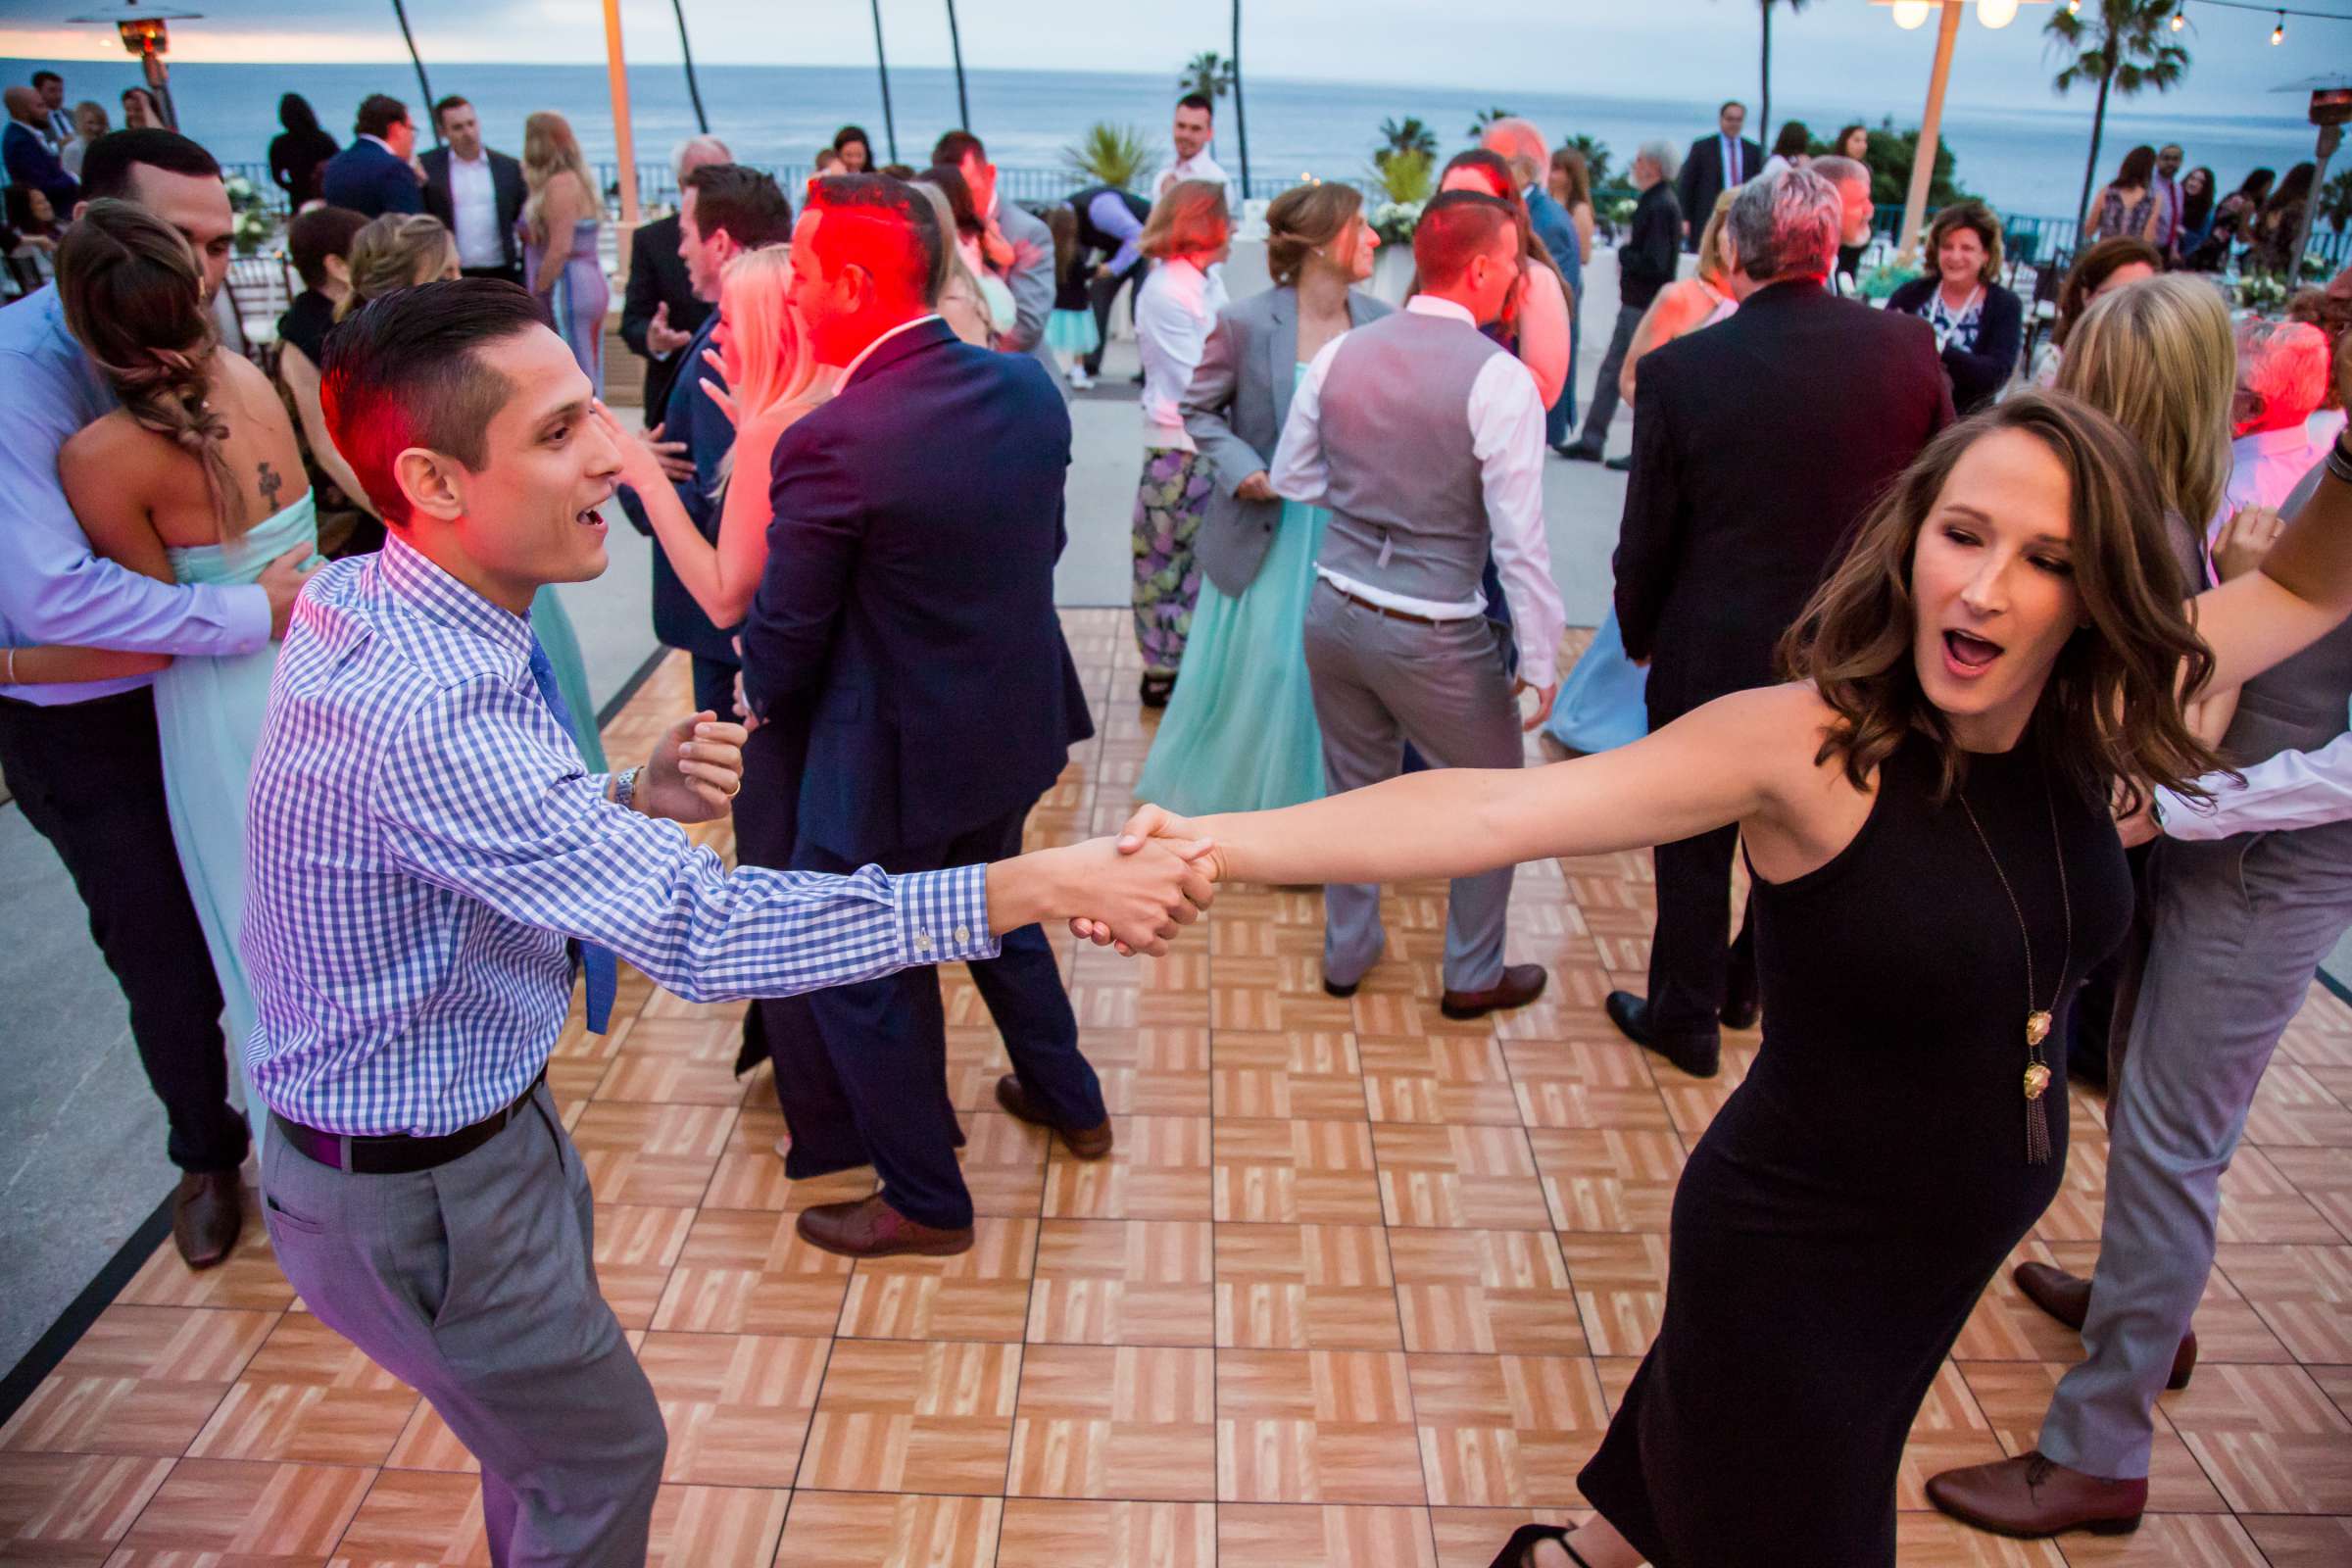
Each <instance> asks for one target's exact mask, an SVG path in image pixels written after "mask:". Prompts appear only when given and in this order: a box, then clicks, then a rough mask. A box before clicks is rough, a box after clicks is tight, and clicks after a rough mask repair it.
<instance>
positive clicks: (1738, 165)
mask: <svg viewBox="0 0 2352 1568" xmlns="http://www.w3.org/2000/svg"><path fill="white" fill-rule="evenodd" d="M1715 140H1716V141H1717V142H1718V143H1719V144H1721V146H1722V148H1723V188H1724V189H1725V190H1730V189H1731V188H1732V187H1733V186H1734V185H1744V184H1745V183H1747V181H1749V180H1751V179H1753V178H1755V175H1756V172H1755V171H1754V170H1752V169H1750V168H1748V167H1747V149H1746V148H1744V147H1742V146H1740V138H1739V137H1737V136H1726V135H1723V134H1722V133H1720V132H1718V133H1717V134H1716V137H1715ZM1684 216H1685V217H1688V216H1690V215H1689V214H1685V215H1684Z"/></svg>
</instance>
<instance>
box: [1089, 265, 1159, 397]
mask: <svg viewBox="0 0 2352 1568" xmlns="http://www.w3.org/2000/svg"><path fill="white" fill-rule="evenodd" d="M1150 270H1152V264H1151V263H1150V262H1148V261H1139V262H1137V263H1136V264H1135V265H1134V266H1132V267H1130V268H1128V269H1127V270H1125V271H1124V272H1119V273H1116V274H1114V275H1112V276H1110V277H1095V278H1089V279H1088V280H1087V284H1086V302H1087V303H1088V304H1089V305H1092V306H1093V307H1094V308H1095V346H1094V348H1093V349H1092V350H1091V351H1090V352H1089V353H1088V354H1087V355H1086V373H1087V374H1089V375H1101V374H1102V373H1103V350H1104V349H1106V348H1108V347H1109V346H1110V307H1111V305H1112V304H1113V303H1114V302H1115V301H1116V300H1117V299H1118V297H1119V290H1121V289H1123V288H1132V289H1134V290H1135V291H1136V293H1134V294H1131V295H1129V296H1128V297H1127V309H1128V310H1130V311H1132V310H1134V309H1135V302H1136V300H1137V299H1138V298H1139V297H1140V296H1141V294H1142V292H1143V287H1144V274H1145V273H1146V272H1149V271H1150Z"/></svg>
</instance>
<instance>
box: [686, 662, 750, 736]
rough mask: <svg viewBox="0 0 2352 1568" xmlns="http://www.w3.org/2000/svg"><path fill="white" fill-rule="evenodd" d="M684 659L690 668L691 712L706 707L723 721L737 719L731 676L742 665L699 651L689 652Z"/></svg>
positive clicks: (700, 710) (699, 710) (738, 673)
mask: <svg viewBox="0 0 2352 1568" xmlns="http://www.w3.org/2000/svg"><path fill="white" fill-rule="evenodd" d="M687 660H688V662H690V663H691V664H692V666H693V669H694V708H695V711H696V712H698V713H699V712H702V711H706V710H707V711H711V712H713V713H716V714H717V715H718V716H719V717H720V718H721V719H723V720H724V721H726V722H727V723H730V724H732V723H735V722H737V721H738V719H739V718H740V717H741V715H740V714H738V713H737V712H736V711H735V677H736V676H737V675H740V674H742V673H743V666H742V665H741V664H736V663H730V662H727V661H726V660H723V659H710V658H706V657H705V656H704V655H701V654H689V655H688V656H687Z"/></svg>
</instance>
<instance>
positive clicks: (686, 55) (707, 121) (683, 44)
mask: <svg viewBox="0 0 2352 1568" xmlns="http://www.w3.org/2000/svg"><path fill="white" fill-rule="evenodd" d="M953 5H954V0H950V8H951V9H953ZM669 8H670V9H671V10H672V11H675V12H676V13H677V14H678V53H679V55H680V56H681V57H682V58H683V59H684V60H685V62H686V96H687V97H689V98H691V99H693V100H694V123H695V124H697V125H698V126H700V127H701V128H702V130H703V133H704V134H705V135H708V134H710V131H711V117H710V116H709V115H706V114H704V113H703V89H702V88H701V87H699V86H697V85H696V84H695V80H694V45H693V44H691V43H689V42H688V41H687V38H686V0H669Z"/></svg>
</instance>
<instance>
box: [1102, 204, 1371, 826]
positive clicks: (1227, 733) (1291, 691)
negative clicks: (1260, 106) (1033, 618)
mask: <svg viewBox="0 0 2352 1568" xmlns="http://www.w3.org/2000/svg"><path fill="white" fill-rule="evenodd" d="M1266 226H1267V238H1266V265H1267V267H1268V269H1269V270H1271V271H1272V273H1273V275H1274V283H1275V286H1274V287H1273V288H1272V289H1269V290H1267V291H1266V292H1265V293H1262V294H1257V295H1253V296H1251V297H1250V298H1249V299H1246V300H1243V301H1240V302H1239V303H1237V304H1231V305H1228V306H1226V307H1225V308H1224V309H1223V310H1221V311H1220V312H1219V313H1218V315H1217V319H1216V321H1215V323H1214V324H1213V325H1212V326H1211V328H1210V330H1209V335H1208V341H1207V345H1206V347H1205V348H1204V349H1203V351H1202V353H1201V363H1200V366H1199V368H1197V369H1196V370H1195V371H1194V374H1193V378H1192V383H1191V386H1190V388H1189V390H1188V391H1187V392H1186V393H1185V396H1184V400H1183V414H1184V428H1185V432H1186V433H1187V434H1188V435H1190V436H1191V437H1192V439H1193V443H1194V445H1195V446H1196V447H1197V448H1198V449H1199V452H1200V459H1201V462H1203V463H1205V464H1206V465H1207V466H1208V468H1209V471H1210V473H1211V475H1212V476H1213V479H1214V483H1213V484H1212V485H1211V486H1210V497H1209V501H1208V509H1207V514H1206V515H1205V516H1204V517H1203V518H1202V520H1201V530H1200V533H1199V535H1198V537H1197V539H1196V541H1195V545H1194V551H1195V558H1196V560H1197V561H1198V562H1199V564H1200V566H1201V597H1200V600H1199V602H1198V604H1197V605H1196V606H1195V607H1194V610H1193V624H1192V632H1191V635H1190V638H1189V639H1188V641H1187V643H1186V646H1185V654H1184V663H1183V665H1182V667H1181V669H1180V671H1179V673H1178V675H1177V679H1176V690H1175V694H1174V696H1173V697H1171V698H1170V700H1169V702H1168V707H1167V711H1166V712H1165V713H1164V714H1163V715H1162V716H1161V718H1160V721H1159V730H1158V733H1157V735H1156V736H1154V738H1153V740H1152V753H1151V756H1150V757H1148V758H1147V759H1146V760H1145V762H1144V771H1143V776H1142V777H1141V779H1139V780H1138V782H1137V785H1136V790H1137V793H1138V795H1139V796H1141V797H1142V798H1143V799H1145V800H1149V801H1153V802H1156V803H1159V804H1161V805H1164V806H1166V807H1168V809H1171V810H1176V811H1182V812H1185V813H1187V814H1192V813H1197V812H1202V811H1248V810H1264V809H1272V808H1274V807H1280V806H1295V805H1298V804H1299V802H1301V801H1311V800H1314V799H1316V798H1318V797H1319V796H1321V795H1322V793H1323V736H1322V731H1321V730H1320V729H1319V728H1318V727H1317V725H1316V723H1315V698H1314V691H1313V688H1312V687H1311V686H1310V685H1309V683H1308V680H1307V673H1306V651H1305V644H1304V640H1303V634H1304V626H1305V620H1306V602H1307V596H1308V593H1309V591H1310V590H1311V589H1312V587H1313V585H1314V574H1315V554H1316V551H1317V549H1318V548H1319V547H1320V545H1321V544H1322V540H1323V524H1324V520H1325V514H1324V513H1323V512H1322V511H1321V509H1319V508H1315V507H1306V506H1300V505H1299V504H1297V503H1295V502H1286V501H1283V500H1281V499H1280V498H1278V497H1277V496H1276V495H1275V494H1274V492H1273V491H1272V490H1271V489H1270V488H1268V486H1267V474H1268V471H1269V470H1270V469H1271V468H1272V466H1273V463H1274V447H1275V444H1276V442H1278V441H1279V440H1280V439H1281V436H1282V424H1283V420H1284V418H1285V417H1287V416H1288V415H1289V413H1290V407H1291V394H1292V392H1293V391H1294V390H1295V389H1296V388H1297V386H1298V384H1299V377H1300V376H1301V375H1302V374H1303V373H1304V370H1305V368H1306V365H1307V363H1308V362H1309V361H1311V360H1312V359H1313V358H1314V357H1315V355H1316V354H1317V353H1318V352H1319V351H1320V350H1321V349H1322V348H1323V346H1324V345H1325V344H1326V343H1328V342H1330V341H1331V340H1332V339H1333V338H1335V337H1338V336H1339V335H1340V334H1341V333H1343V332H1345V331H1347V330H1348V328H1349V327H1351V326H1356V325H1360V324H1362V323H1363V322H1365V321H1369V320H1371V319H1374V318H1376V317H1379V316H1384V315H1386V314H1387V313H1388V310H1389V307H1388V306H1386V305H1383V304H1382V303H1381V302H1380V301H1378V300H1376V299H1374V298H1372V297H1371V296H1370V295H1368V294H1363V293H1359V292H1357V291H1356V289H1355V287H1354V285H1355V284H1357V283H1360V282H1362V281H1363V280H1364V279H1365V278H1368V277H1370V276H1371V275H1372V257H1373V253H1374V251H1375V250H1376V249H1377V248H1378V247H1379V244H1380V240H1379V237H1378V236H1377V235H1375V234H1374V233H1373V232H1372V228H1371V225H1370V224H1369V223H1367V222H1365V221H1364V216H1363V196H1362V194H1361V193H1360V192H1358V191H1357V190H1355V189H1354V188H1353V187H1352V186H1348V185H1341V184H1336V183H1332V184H1323V185H1302V186H1299V188H1297V189H1295V190H1291V191H1287V192H1285V193H1284V194H1283V195H1281V196H1279V197H1277V198H1276V199H1275V201H1274V204H1273V206H1272V207H1270V208H1269V209H1268V210H1267V212H1266Z"/></svg>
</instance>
